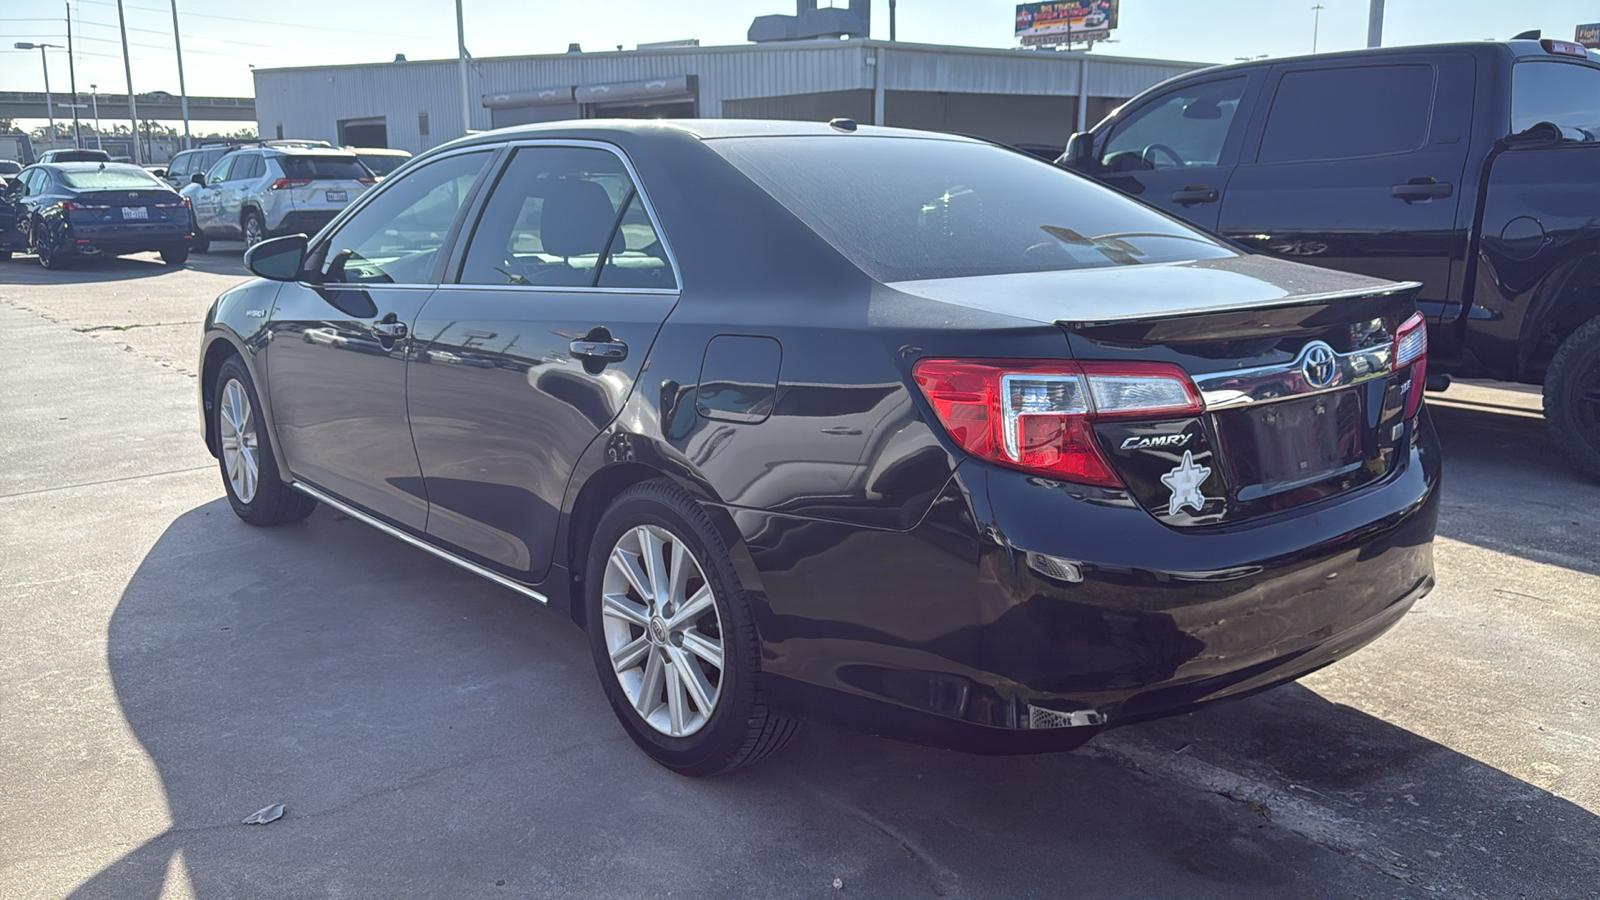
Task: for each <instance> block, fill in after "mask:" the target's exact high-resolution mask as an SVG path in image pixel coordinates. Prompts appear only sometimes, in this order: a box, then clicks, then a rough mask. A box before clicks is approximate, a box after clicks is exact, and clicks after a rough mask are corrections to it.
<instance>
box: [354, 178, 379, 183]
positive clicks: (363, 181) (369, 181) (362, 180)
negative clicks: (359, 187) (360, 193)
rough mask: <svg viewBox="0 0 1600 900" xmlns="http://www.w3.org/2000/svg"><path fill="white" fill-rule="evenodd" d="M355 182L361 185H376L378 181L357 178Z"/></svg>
mask: <svg viewBox="0 0 1600 900" xmlns="http://www.w3.org/2000/svg"><path fill="white" fill-rule="evenodd" d="M356 181H357V182H359V183H361V184H377V183H378V179H376V178H357V179H356Z"/></svg>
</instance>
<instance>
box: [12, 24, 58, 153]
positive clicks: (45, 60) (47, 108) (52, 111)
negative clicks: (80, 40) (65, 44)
mask: <svg viewBox="0 0 1600 900" xmlns="http://www.w3.org/2000/svg"><path fill="white" fill-rule="evenodd" d="M11 46H13V47H15V48H17V49H18V50H38V51H39V62H40V63H42V64H43V65H44V114H45V115H46V116H47V117H49V119H50V134H49V138H50V149H51V150H54V149H55V148H56V108H55V104H53V103H51V102H50V59H49V57H47V56H45V53H44V48H46V47H55V48H56V49H57V50H59V49H61V45H60V44H31V43H29V42H27V41H17V42H16V43H15V44H12V45H11Z"/></svg>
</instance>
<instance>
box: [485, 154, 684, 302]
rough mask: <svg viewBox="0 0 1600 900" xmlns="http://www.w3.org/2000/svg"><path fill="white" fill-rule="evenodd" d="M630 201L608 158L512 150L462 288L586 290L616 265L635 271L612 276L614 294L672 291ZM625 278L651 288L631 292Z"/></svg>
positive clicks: (614, 161)
mask: <svg viewBox="0 0 1600 900" xmlns="http://www.w3.org/2000/svg"><path fill="white" fill-rule="evenodd" d="M635 200H636V193H635V191H634V186H633V180H632V178H631V177H629V175H628V172H627V169H626V168H625V167H624V166H623V164H622V160H621V159H619V158H618V157H617V155H616V154H614V153H610V152H608V151H605V150H599V149H592V148H587V147H527V148H523V149H521V150H518V151H517V154H516V156H514V157H512V159H511V162H510V163H509V164H507V166H506V170H505V173H504V174H503V175H502V176H501V177H500V179H499V181H498V182H496V184H495V187H494V190H493V192H492V193H491V194H490V197H489V202H488V203H486V204H485V205H484V210H483V216H482V217H481V218H480V219H479V220H478V225H477V228H476V229H475V230H474V231H473V235H472V241H471V243H470V244H469V245H468V247H467V256H466V262H465V263H464V264H463V266H462V270H461V282H462V283H463V284H497V285H515V286H539V287H590V286H593V285H594V284H595V281H596V279H597V278H598V277H599V276H600V275H601V274H602V272H603V270H604V269H605V268H606V265H607V264H608V263H609V262H610V261H612V260H615V261H617V265H618V268H623V267H628V268H630V269H634V268H636V269H637V271H638V274H637V275H634V276H630V275H628V274H626V273H616V274H615V275H614V276H613V277H614V280H615V281H616V286H619V287H621V286H651V287H654V286H663V287H671V286H672V278H671V274H670V269H668V268H667V266H666V258H665V257H666V254H665V252H664V251H663V250H662V249H661V244H660V241H659V240H658V239H657V235H656V233H655V228H654V227H653V226H652V225H651V223H650V219H649V216H648V215H646V214H645V212H644V207H643V205H642V204H639V205H638V208H637V212H632V207H633V205H634V203H635ZM624 213H630V214H631V215H632V217H633V218H632V221H631V222H623V221H622V220H623V219H625V218H627V216H626V215H624ZM622 225H628V228H627V229H624V228H622V227H621V226H622ZM630 231H631V236H630ZM607 248H609V252H608V253H607V254H605V257H606V259H605V261H604V262H603V261H602V259H601V255H602V254H601V251H602V250H606V249H607ZM664 270H665V274H664V275H663V271H664ZM630 278H632V279H633V280H636V281H638V282H644V281H646V280H650V279H655V280H654V281H652V282H651V283H650V284H649V285H644V284H642V283H640V284H630V283H628V282H629V280H630Z"/></svg>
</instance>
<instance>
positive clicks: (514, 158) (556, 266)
mask: <svg viewBox="0 0 1600 900" xmlns="http://www.w3.org/2000/svg"><path fill="white" fill-rule="evenodd" d="M403 177H404V178H409V177H411V176H410V175H406V176H403ZM602 248H606V249H607V252H606V253H604V254H602V253H601V250H602ZM457 255H458V256H459V257H460V258H461V262H460V264H459V274H458V275H457V277H456V278H454V279H446V281H447V283H446V284H444V285H442V286H441V287H440V289H439V290H438V291H437V292H436V293H435V294H434V295H433V297H431V298H430V299H429V300H428V303H427V305H426V306H424V307H423V309H422V313H421V315H419V316H418V317H417V323H416V328H415V330H414V333H415V340H416V342H417V343H416V347H415V349H414V351H413V353H412V356H411V360H410V363H409V373H408V375H407V383H408V391H407V393H408V398H409V403H410V409H411V433H412V439H413V440H414V441H415V443H416V448H417V458H418V461H419V462H420V464H421V466H422V474H423V479H424V482H425V483H426V485H427V491H428V500H429V503H430V509H429V514H428V534H429V535H430V536H432V537H433V538H435V539H437V540H439V541H441V542H443V543H446V544H449V545H450V546H451V547H452V548H454V549H455V550H456V551H458V552H460V553H461V554H463V555H465V556H466V557H468V558H470V559H474V560H476V561H478V562H480V563H482V564H484V565H487V566H489V567H490V568H493V569H496V570H498V571H500V572H502V573H504V574H507V575H510V576H511V577H514V578H518V579H520V580H523V581H527V582H538V581H540V580H542V579H543V578H544V576H545V574H546V572H547V571H548V569H549V566H550V561H551V555H552V551H553V550H554V547H555V534H556V523H557V519H558V515H559V510H560V508H561V503H562V497H563V494H564V492H565V490H566V486H567V482H568V479H569V477H570V476H571V474H572V470H573V467H574V466H575V465H576V463H577V460H578V458H579V456H580V455H581V454H582V453H583V451H584V448H586V447H587V446H588V445H589V444H590V443H591V442H592V441H593V440H594V439H595V437H596V435H598V434H599V433H600V431H601V430H602V429H604V428H605V427H606V426H607V425H608V424H609V423H610V422H611V420H612V419H614V418H615V417H616V416H617V414H618V413H619V412H620V411H621V408H622V404H623V402H624V401H625V400H626V399H627V396H628V394H629V392H630V391H631V390H632V389H633V385H634V381H635V379H637V378H638V376H639V371H640V367H641V366H642V365H643V363H644V359H645V355H646V353H647V352H648V351H649V349H650V344H651V342H652V341H653V340H654V339H655V335H656V332H657V331H658V330H659V329H660V327H661V323H662V321H664V320H665V319H666V317H667V313H668V312H669V311H670V310H671V309H672V306H673V304H674V303H675V302H676V301H677V294H678V279H677V275H676V273H675V269H674V266H673V264H672V262H671V257H670V254H669V253H668V251H667V249H666V246H665V243H664V241H663V239H662V237H661V233H660V230H659V228H658V226H657V224H656V220H655V217H654V215H653V214H652V213H651V212H650V209H649V206H648V202H647V199H646V198H645V197H644V195H643V194H641V193H640V189H639V187H638V181H637V178H636V177H635V176H634V175H633V174H632V170H631V167H630V166H629V165H628V164H627V163H626V161H625V159H624V158H623V157H622V155H621V154H620V152H619V151H617V150H616V149H615V148H613V147H610V146H609V145H603V144H580V145H574V144H563V145H555V144H541V143H532V144H523V145H519V146H517V147H515V148H514V149H513V151H512V153H511V155H510V157H509V159H508V161H507V162H506V164H505V167H504V169H503V171H502V172H501V174H500V175H499V177H498V178H497V180H496V181H495V184H494V187H493V188H492V190H491V191H490V193H489V195H488V198H487V200H486V201H485V202H484V203H483V205H482V212H481V214H480V215H479V217H478V220H477V223H476V226H475V230H474V231H473V232H472V236H471V241H470V243H469V244H468V245H467V246H466V247H465V249H464V251H462V252H460V253H458V254H457ZM452 280H453V281H455V282H456V283H454V284H451V283H448V282H450V281H452Z"/></svg>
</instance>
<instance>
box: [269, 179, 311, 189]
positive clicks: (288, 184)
mask: <svg viewBox="0 0 1600 900" xmlns="http://www.w3.org/2000/svg"><path fill="white" fill-rule="evenodd" d="M310 183H311V179H309V178H279V179H278V180H277V181H274V182H273V183H272V190H275V191H286V190H288V189H289V188H297V187H305V186H306V185H308V184H310Z"/></svg>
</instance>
